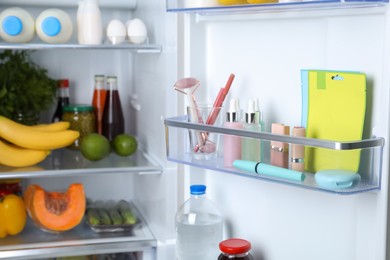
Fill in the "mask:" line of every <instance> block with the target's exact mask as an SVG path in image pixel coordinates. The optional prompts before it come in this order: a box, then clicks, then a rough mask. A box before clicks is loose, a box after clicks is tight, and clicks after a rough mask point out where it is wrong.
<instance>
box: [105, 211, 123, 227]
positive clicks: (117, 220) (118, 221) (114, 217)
mask: <svg viewBox="0 0 390 260" xmlns="http://www.w3.org/2000/svg"><path fill="white" fill-rule="evenodd" d="M108 214H109V215H110V218H111V221H112V224H113V225H122V223H123V220H122V217H121V215H120V214H119V211H118V210H117V209H116V208H111V209H109V210H108Z"/></svg>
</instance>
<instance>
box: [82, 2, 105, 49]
mask: <svg viewBox="0 0 390 260" xmlns="http://www.w3.org/2000/svg"><path fill="white" fill-rule="evenodd" d="M77 30H78V33H77V36H78V42H79V43H80V44H101V43H102V41H103V23H102V17H101V13H100V9H99V2H98V0H83V1H82V2H79V7H78V10H77Z"/></svg>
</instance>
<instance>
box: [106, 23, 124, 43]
mask: <svg viewBox="0 0 390 260" xmlns="http://www.w3.org/2000/svg"><path fill="white" fill-rule="evenodd" d="M107 38H108V40H110V42H111V43H112V44H120V43H122V42H123V41H124V40H125V39H126V26H125V25H124V24H123V23H122V22H121V21H119V20H117V19H114V20H111V21H110V22H109V23H108V26H107Z"/></svg>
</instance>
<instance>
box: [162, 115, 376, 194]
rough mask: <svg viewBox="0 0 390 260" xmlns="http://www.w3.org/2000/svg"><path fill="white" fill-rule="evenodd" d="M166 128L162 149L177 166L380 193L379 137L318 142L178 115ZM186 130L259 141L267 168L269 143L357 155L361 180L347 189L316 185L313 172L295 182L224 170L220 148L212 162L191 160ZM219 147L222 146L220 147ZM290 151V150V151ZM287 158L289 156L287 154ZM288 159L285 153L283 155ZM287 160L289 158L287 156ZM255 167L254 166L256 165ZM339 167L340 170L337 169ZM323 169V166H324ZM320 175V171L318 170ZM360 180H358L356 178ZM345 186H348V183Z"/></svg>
mask: <svg viewBox="0 0 390 260" xmlns="http://www.w3.org/2000/svg"><path fill="white" fill-rule="evenodd" d="M165 129H166V149H167V157H168V160H170V161H173V162H178V163H183V164H187V165H191V166H195V167H200V168H203V169H208V170H216V171H221V172H226V173H231V174H238V175H242V176H246V177H252V178H255V179H261V180H266V181H272V182H277V183H281V184H287V185H292V186H297V187H301V188H307V189H312V190H318V191H325V192H331V193H336V194H343V195H346V194H356V193H361V192H367V191H372V190H380V186H381V183H380V180H381V176H380V175H381V165H382V153H383V146H384V139H383V138H371V139H365V140H360V141H351V142H339V141H330V140H320V139H312V138H304V137H293V136H287V135H277V134H271V133H265V132H262V133H257V132H251V131H246V130H241V129H230V128H229V129H228V128H224V127H219V126H212V125H201V124H195V123H189V122H187V117H186V116H179V117H174V118H167V119H165ZM188 129H194V130H200V131H202V132H214V133H219V134H220V138H221V139H222V137H223V135H226V134H229V135H235V136H240V137H241V138H244V137H245V138H252V139H253V140H255V139H260V140H261V142H262V152H263V158H262V161H261V162H263V163H264V164H266V165H270V164H271V163H270V146H271V145H270V143H271V142H272V141H277V142H283V143H287V144H289V146H290V147H291V145H292V144H298V145H303V146H305V147H313V148H314V149H321V150H325V151H334V152H335V153H340V154H341V155H344V154H347V153H351V152H352V153H358V159H356V160H358V161H357V167H358V169H357V172H358V173H359V175H360V177H361V180H360V181H359V182H358V183H351V184H350V187H344V188H341V187H336V188H329V186H326V187H325V186H324V185H321V184H320V185H319V184H318V183H317V182H316V179H315V173H314V172H306V171H305V172H304V173H303V174H304V177H303V178H304V180H303V181H297V180H291V179H290V178H284V177H279V176H277V177H275V176H270V175H265V174H261V173H259V174H258V173H256V172H249V171H247V170H240V169H237V168H235V167H225V166H224V161H223V156H222V149H221V150H220V151H219V152H218V153H219V154H218V157H217V159H214V160H195V159H193V158H192V154H191V151H190V149H189V148H188V147H189V144H188V143H189V140H188V139H189V137H188ZM222 145H223V144H222ZM290 149H291V148H290ZM290 155H291V154H290ZM287 156H288V154H287ZM288 158H290V157H288ZM344 161H345V160H342V161H341V162H336V163H335V164H332V165H331V166H329V167H330V169H333V170H335V169H340V168H341V169H343V170H345V166H343V165H342V164H343V162H344ZM256 167H257V166H256ZM339 167H340V168H339ZM325 168H326V167H325ZM318 172H320V171H318ZM359 179H360V178H359ZM348 185H349V184H348Z"/></svg>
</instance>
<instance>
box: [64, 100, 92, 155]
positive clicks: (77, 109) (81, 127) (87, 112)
mask: <svg viewBox="0 0 390 260" xmlns="http://www.w3.org/2000/svg"><path fill="white" fill-rule="evenodd" d="M62 120H63V121H68V122H69V123H70V126H69V129H71V130H76V131H79V132H80V137H79V138H78V139H77V140H76V141H75V142H74V143H73V144H72V145H70V146H69V148H73V149H79V148H80V144H81V140H82V138H83V137H84V136H86V135H87V134H90V133H95V132H96V118H95V113H94V111H93V106H91V105H69V106H65V107H64V114H63V115H62Z"/></svg>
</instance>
